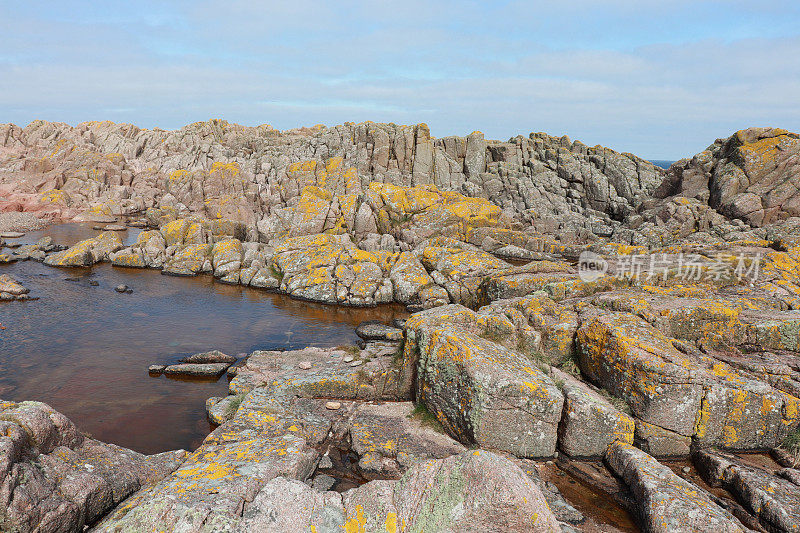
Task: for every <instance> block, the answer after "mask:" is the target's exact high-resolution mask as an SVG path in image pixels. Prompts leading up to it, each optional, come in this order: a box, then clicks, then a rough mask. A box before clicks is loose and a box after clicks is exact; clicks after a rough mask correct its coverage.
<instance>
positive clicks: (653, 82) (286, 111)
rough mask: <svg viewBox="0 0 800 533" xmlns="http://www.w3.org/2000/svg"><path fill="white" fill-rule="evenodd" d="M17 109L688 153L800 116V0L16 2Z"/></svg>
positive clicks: (3, 113)
mask: <svg viewBox="0 0 800 533" xmlns="http://www.w3.org/2000/svg"><path fill="white" fill-rule="evenodd" d="M0 36H2V45H1V46H0V122H14V123H16V124H19V125H25V124H27V123H28V122H30V121H31V120H33V119H38V118H41V119H46V120H53V121H64V122H68V123H71V124H75V123H77V122H81V121H84V120H95V119H108V120H114V121H117V122H132V123H134V124H137V125H139V126H143V127H156V126H157V127H161V128H166V129H173V128H178V127H181V126H183V125H185V124H187V123H190V122H194V121H197V120H206V119H209V118H224V119H227V120H230V121H233V122H239V123H242V124H247V125H257V124H263V123H268V124H272V125H273V126H274V127H276V128H280V129H288V128H292V127H296V126H302V125H313V124H317V123H323V124H328V125H333V124H339V123H342V122H345V121H356V122H357V121H362V120H374V121H378V122H395V123H400V124H412V123H417V122H426V123H428V124H429V125H430V127H431V131H432V133H433V134H434V135H436V136H445V135H451V134H458V135H464V134H467V133H469V132H471V131H473V130H475V129H479V130H481V131H483V132H484V133H485V134H486V135H487V137H490V138H495V139H507V138H509V137H511V136H514V135H517V134H523V135H527V134H528V133H529V132H531V131H545V132H548V133H550V134H553V135H563V134H567V135H569V136H570V137H571V138H573V139H580V140H582V141H583V142H585V143H587V144H590V145H593V144H603V145H606V146H609V147H612V148H614V149H616V150H619V151H629V152H633V153H636V154H638V155H641V156H643V157H649V158H655V159H659V158H663V159H678V158H680V157H684V156H689V155H692V154H694V153H696V152H698V151H701V150H702V149H704V148H705V147H706V146H708V145H709V144H711V143H712V142H713V141H714V139H716V138H717V137H726V136H728V135H730V134H731V133H732V132H733V131H735V130H737V129H740V128H743V127H747V126H761V125H772V126H781V127H784V128H787V129H790V130H794V131H800V105H798V102H800V2H797V1H794V0H793V1H769V0H767V1H762V2H753V1H752V0H750V1H747V2H743V1H739V0H717V1H682V0H672V1H670V2H665V1H662V0H659V1H655V0H608V1H605V2H604V1H600V0H594V1H589V0H571V1H567V2H552V1H548V2H518V1H503V2H471V1H466V0H462V1H459V2H449V1H440V2H434V1H430V0H429V1H419V0H404V1H403V2H389V1H381V0H374V1H371V2H350V1H347V0H343V1H339V2H314V1H309V0H293V1H291V2H271V1H263V2H255V1H244V0H229V1H226V2H203V1H194V2H188V1H186V2H184V1H177V2H153V1H148V0H140V1H137V2H118V1H111V0H107V1H104V2H99V1H98V2H76V1H73V2H69V1H66V2H59V3H56V2H51V1H48V2H41V1H35V0H34V1H27V2H10V1H6V0H0Z"/></svg>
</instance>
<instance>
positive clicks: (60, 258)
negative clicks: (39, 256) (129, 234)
mask: <svg viewBox="0 0 800 533" xmlns="http://www.w3.org/2000/svg"><path fill="white" fill-rule="evenodd" d="M120 248H122V240H121V239H120V238H119V235H117V234H116V233H114V232H113V231H104V232H103V233H100V234H99V235H98V236H97V237H92V238H90V239H85V240H82V241H81V242H79V243H77V244H75V245H74V246H70V247H69V249H67V250H64V251H63V252H57V253H55V254H51V255H49V256H47V258H46V259H45V260H44V262H45V263H46V264H48V265H51V266H59V267H78V266H91V265H93V264H95V263H97V262H98V261H105V260H108V259H109V254H111V253H112V252H116V251H117V250H119V249H120Z"/></svg>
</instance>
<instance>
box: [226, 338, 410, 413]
mask: <svg viewBox="0 0 800 533" xmlns="http://www.w3.org/2000/svg"><path fill="white" fill-rule="evenodd" d="M381 353H383V354H384V355H380V354H381ZM393 353H394V351H392V352H391V353H386V352H384V351H378V352H375V351H373V350H370V349H369V348H368V349H365V350H357V349H354V350H342V349H338V348H313V347H311V348H303V349H301V350H288V351H282V352H281V351H256V352H253V353H252V354H251V355H250V356H249V357H248V358H247V360H246V361H245V362H244V364H242V365H240V366H238V367H237V372H236V376H235V377H234V379H233V380H232V381H231V382H230V385H229V391H230V393H231V394H241V393H247V392H250V391H251V390H253V389H255V388H257V387H269V388H270V389H273V390H276V391H277V389H280V390H281V394H289V395H298V396H302V397H306V398H327V399H340V400H394V401H396V400H408V399H410V397H411V384H410V382H408V381H407V380H403V379H401V372H400V369H399V368H398V366H397V365H396V363H395V361H394V358H393V357H392V354H393ZM355 361H358V362H360V363H361V364H360V365H358V366H355V367H353V366H351V365H352V363H353V362H355ZM300 363H310V364H311V368H310V369H308V370H301V369H300V368H299V365H300ZM304 366H306V365H304Z"/></svg>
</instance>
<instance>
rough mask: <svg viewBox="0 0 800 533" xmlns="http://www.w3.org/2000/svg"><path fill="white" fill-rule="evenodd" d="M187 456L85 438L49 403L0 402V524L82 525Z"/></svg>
mask: <svg viewBox="0 0 800 533" xmlns="http://www.w3.org/2000/svg"><path fill="white" fill-rule="evenodd" d="M185 455H186V452H184V451H178V452H167V453H163V454H159V455H152V456H145V455H142V454H139V453H136V452H133V451H131V450H127V449H125V448H120V447H119V446H114V445H112V444H105V443H102V442H98V441H96V440H94V439H90V438H87V437H85V436H84V435H83V434H82V433H80V432H79V431H78V429H77V428H76V427H75V426H74V425H73V424H72V422H71V421H70V420H69V419H67V418H66V417H65V416H64V415H62V414H61V413H58V412H57V411H54V410H53V409H52V408H51V407H50V406H48V405H46V404H43V403H39V402H20V403H15V402H6V401H0V528H2V529H3V530H4V531H19V532H26V531H81V530H82V529H83V527H84V526H89V525H92V524H93V523H94V522H96V521H97V520H98V519H99V518H101V517H102V516H103V515H104V514H105V513H106V512H108V511H109V510H111V509H112V508H113V507H114V506H115V505H117V504H119V503H120V502H121V501H122V500H124V499H125V498H126V497H128V496H129V495H131V494H133V493H134V492H135V491H137V490H139V489H141V488H144V487H147V486H149V485H151V484H153V483H156V482H157V481H159V480H160V479H162V478H163V477H164V476H166V475H168V474H169V473H170V472H172V471H173V470H175V468H177V466H178V465H179V464H180V462H181V461H182V460H183V458H184V457H185Z"/></svg>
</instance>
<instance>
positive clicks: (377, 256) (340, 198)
mask: <svg viewBox="0 0 800 533" xmlns="http://www.w3.org/2000/svg"><path fill="white" fill-rule="evenodd" d="M0 139H2V143H3V144H2V150H3V151H2V152H0V155H2V158H0V195H2V196H3V197H4V199H3V200H2V201H1V202H2V203H0V208H2V209H5V210H11V211H24V212H31V213H36V214H38V215H39V216H41V217H43V218H50V219H53V220H56V219H64V220H95V221H98V222H102V223H108V222H111V221H112V220H113V219H115V218H119V217H122V216H123V215H125V216H126V220H127V221H128V222H129V223H132V224H134V225H136V226H140V227H146V229H145V230H144V231H141V232H140V233H139V234H138V237H137V239H136V242H135V243H133V244H132V245H130V246H125V245H124V244H123V242H122V240H121V239H120V238H119V236H118V235H117V234H116V233H115V232H114V231H103V232H101V233H99V234H98V235H97V236H95V237H92V238H89V239H86V240H84V241H81V242H79V243H77V244H75V245H74V246H72V247H70V248H68V249H66V250H59V249H56V248H54V247H53V245H52V243H49V242H42V243H40V244H37V245H35V246H34V245H31V247H30V248H25V249H24V250H22V249H18V251H14V252H10V253H7V254H5V256H6V261H13V260H23V259H34V260H39V261H43V262H44V263H45V264H48V265H51V266H55V267H68V266H90V265H92V264H94V263H96V262H98V261H110V262H111V263H112V264H113V265H114V266H116V267H119V268H154V269H159V270H161V272H162V273H164V274H167V275H175V276H195V275H200V274H208V275H211V276H213V277H214V278H216V279H217V280H218V281H219V282H222V283H229V284H239V285H244V286H250V287H254V288H261V289H268V290H275V291H279V292H282V293H285V294H288V295H291V296H292V297H295V298H300V299H306V300H312V301H317V302H324V303H329V304H340V305H354V306H373V305H378V304H383V303H390V302H396V303H400V304H403V305H405V306H406V307H407V308H408V309H409V311H411V312H412V313H413V314H411V316H410V317H409V318H408V319H407V320H405V322H404V323H403V324H400V325H401V326H402V328H400V327H398V328H392V327H387V326H379V325H376V324H365V325H364V326H362V327H361V328H359V335H360V336H361V338H362V339H363V342H362V345H361V347H360V348H355V347H351V348H349V349H344V348H338V349H320V348H305V349H303V350H295V351H288V352H255V353H253V354H250V356H249V357H248V358H247V359H246V360H245V361H243V362H240V363H239V364H238V366H235V367H232V368H231V369H229V370H228V374H229V376H231V378H232V379H231V381H230V384H229V393H230V394H229V395H228V396H227V397H225V398H211V399H209V400H208V403H207V410H208V412H209V418H210V419H211V420H212V421H213V422H214V423H215V424H218V427H217V428H216V429H215V430H214V431H213V432H212V433H211V434H210V435H209V436H208V437H207V438H206V439H205V441H204V442H203V444H202V446H201V447H200V448H198V449H197V450H195V451H193V452H192V453H191V454H190V455H189V456H188V457H187V458H185V459H184V460H183V461H182V462H181V463H180V464H179V465H177V466H176V468H175V469H174V471H171V472H168V473H165V474H164V475H161V476H160V477H157V479H156V478H148V480H147V483H146V485H147V486H142V488H141V489H139V490H138V491H137V492H135V493H133V494H132V495H130V497H129V498H128V500H127V501H126V502H124V503H122V504H121V505H117V506H116V507H113V509H112V506H111V505H109V506H107V507H104V510H103V511H102V513H100V512H97V513H94V514H92V515H91V516H92V517H93V518H92V520H89V519H87V518H81V519H79V518H80V517H81V516H84V515H82V514H80V513H84V512H85V511H84V509H85V506H81V504H76V505H78V507H77V509H78V511H76V513H78V514H77V515H75V516H77V517H78V518H76V519H75V520H77V521H74V524H78V523H80V524H84V523H86V524H89V525H92V526H94V527H95V528H96V530H98V531H126V530H131V531H138V530H148V531H149V530H170V531H177V530H180V531H216V530H231V531H247V530H267V531H270V530H286V529H289V530H303V529H309V530H316V531H336V530H342V529H343V530H345V531H403V530H406V531H411V530H422V529H424V530H426V531H428V530H443V531H465V530H480V531H483V530H492V531H526V530H529V531H557V530H559V529H560V530H562V531H574V530H576V529H581V528H586V529H587V530H590V531H591V530H592V529H591V528H592V527H595V526H597V524H596V523H594V522H593V520H594V518H592V517H591V516H584V514H581V512H579V510H577V509H575V508H574V507H572V504H571V503H569V498H568V497H567V498H566V499H565V496H564V495H562V494H561V493H560V491H559V490H558V488H557V487H555V486H548V485H547V484H546V483H545V482H543V481H542V480H541V478H540V475H539V474H540V472H539V470H540V466H541V465H546V464H547V463H546V462H545V461H548V460H558V461H559V464H561V468H563V469H565V470H567V471H571V472H583V473H586V472H590V471H591V472H594V474H596V475H597V476H599V477H597V476H595V477H592V476H593V475H594V474H592V475H590V474H586V476H585V479H583V481H587V480H589V479H593V480H595V481H597V480H598V479H601V482H598V483H600V485H601V486H602V490H603V491H604V492H605V493H607V494H608V495H609V496H608V497H609V498H610V497H612V496H613V497H615V499H616V500H617V501H619V502H621V503H620V504H621V505H624V506H626V507H628V508H629V509H630V510H631V511H632V512H633V514H634V515H635V516H636V518H637V520H638V523H639V525H640V526H641V527H642V528H643V529H644V530H645V531H664V532H666V531H712V530H713V531H718V530H722V531H731V532H733V531H737V532H738V531H747V530H748V529H765V530H770V531H794V530H796V529H797V528H798V527H800V522H798V516H797V513H796V503H797V502H798V501H800V486H798V484H797V482H798V479H800V476H799V475H798V474H797V470H796V469H795V468H792V467H791V466H789V467H785V468H783V469H771V468H770V467H769V466H763V465H762V466H760V467H756V466H753V465H752V464H750V463H747V462H746V461H745V460H744V459H742V453H743V452H753V451H763V450H770V449H776V448H778V447H781V446H783V445H784V443H785V442H795V441H800V433H798V426H800V363H799V362H798V361H800V359H798V357H800V281H798V280H799V279H800V233H798V229H799V228H800V224H798V221H800V217H797V214H796V213H795V212H794V209H795V208H794V203H795V200H794V198H795V196H796V195H797V193H796V188H795V187H794V185H793V183H794V182H795V181H796V180H797V178H798V176H800V167H798V157H800V156H798V152H799V151H800V140H799V138H798V136H797V135H796V134H792V133H789V132H786V131H784V130H777V129H750V130H744V131H740V132H737V133H736V134H735V135H733V136H732V137H730V138H729V139H726V140H720V141H717V142H716V143H715V144H713V145H712V146H711V147H710V148H709V149H708V150H706V151H705V152H703V153H701V154H698V155H697V156H695V157H694V158H693V159H691V160H688V159H687V160H682V161H679V162H677V163H676V164H675V165H673V167H672V168H671V169H669V171H662V170H661V169H658V168H657V167H655V166H653V165H652V164H650V163H648V162H646V161H644V160H642V159H639V158H636V157H635V156H632V155H630V154H618V153H616V152H613V151H611V150H608V149H605V148H601V147H595V148H588V147H586V146H584V145H582V144H581V143H579V142H571V141H569V139H567V138H560V139H559V138H553V137H550V136H547V135H544V134H531V135H530V136H529V137H527V138H525V137H516V138H514V139H511V140H510V141H509V142H505V143H502V142H497V141H487V140H485V139H484V138H483V135H482V134H480V133H478V132H475V133H473V134H470V135H469V136H467V137H463V138H460V137H447V138H444V139H433V138H431V137H430V134H429V132H428V129H427V127H425V126H424V125H417V126H396V125H386V124H374V123H364V124H345V125H343V126H337V127H335V128H325V127H315V128H304V129H298V130H290V131H287V132H279V131H277V130H274V129H272V128H270V127H268V126H260V127H257V128H246V127H242V126H237V125H231V124H228V123H225V122H220V121H211V122H207V123H199V124H193V125H190V126H187V127H185V128H183V129H181V130H179V131H176V132H166V131H161V130H153V131H147V130H140V129H138V128H135V127H133V126H129V125H116V124H111V123H86V124H81V125H78V126H76V127H70V126H67V125H64V124H49V123H43V122H36V123H32V124H31V125H29V126H28V127H26V128H25V129H21V128H18V127H16V126H11V125H9V126H4V127H3V129H2V130H0ZM9 229H15V228H9ZM0 257H3V256H0ZM5 281H6V284H7V285H8V286H12V287H13V285H10V284H11V283H13V282H12V281H11V280H5ZM14 290H16V291H19V289H16V288H15V289H14ZM9 294H10V293H9ZM21 294H22V293H21ZM9 305H15V304H9ZM205 355H208V354H205ZM221 355H224V354H221ZM203 361H204V362H203V363H198V362H197V361H192V360H190V361H186V362H184V363H181V364H179V365H174V366H176V367H182V370H185V371H189V372H199V370H198V369H197V368H196V367H198V366H204V367H208V368H206V369H205V370H206V371H209V372H210V373H212V374H221V373H223V372H225V369H226V368H227V367H228V366H229V365H230V364H231V363H232V361H229V360H226V361H223V362H209V361H206V360H205V359H204V360H203ZM214 365H216V366H214ZM167 368H169V367H167ZM159 370H160V367H159ZM178 370H181V369H178ZM43 409H44V408H43ZM5 412H6V411H2V412H0V419H2V420H5V419H6V418H4V417H5V414H4V413H5ZM53 416H55V415H53ZM423 420H425V421H427V422H428V423H429V425H427V426H426V425H425V424H423V423H422V421H423ZM432 426H433V427H435V429H432ZM787 439H788V440H787ZM0 442H1V441H0ZM69 446H71V448H70V449H74V448H75V447H76V446H78V444H77V443H73V444H69ZM336 450H339V451H342V453H344V454H345V455H346V454H354V455H355V456H356V457H357V460H354V461H353V462H352V463H353V466H352V469H353V470H354V474H353V475H354V476H355V477H356V478H358V480H359V483H362V484H361V485H360V486H356V487H352V488H350V489H349V490H343V491H341V492H337V491H330V490H328V489H330V488H332V486H333V485H332V483H335V480H334V481H333V482H331V479H333V478H332V474H333V473H334V472H333V469H332V467H331V466H330V465H329V463H330V462H332V460H331V459H330V457H331V454H334V455H335V454H336V453H338V452H336ZM37 453H38V454H39V456H38V457H41V456H42V454H44V455H45V456H46V455H48V454H49V453H50V451H45V452H42V451H38V452H37ZM676 457H678V458H683V459H684V460H686V459H689V458H691V460H693V461H694V464H695V465H696V468H697V470H699V471H700V473H701V475H702V477H703V480H702V481H701V480H700V478H694V479H693V478H692V477H691V476H689V475H688V474H686V473H685V472H683V471H681V472H682V473H683V475H679V474H677V473H676V472H674V471H673V469H671V468H670V467H669V466H668V464H669V463H667V460H668V459H670V458H676ZM592 460H593V461H601V460H602V461H605V463H604V464H605V465H607V467H608V470H606V468H605V467H603V466H599V465H600V463H594V465H595V466H593V467H591V468H590V467H586V466H585V465H587V464H591V463H589V462H588V461H592ZM15 461H17V462H19V460H18V459H15ZM570 465H571V466H570ZM580 465H584V466H580ZM689 470H690V471H691V468H689ZM534 471H536V472H534ZM603 476H606V477H603ZM45 478H46V479H50V478H47V476H45ZM47 482H48V483H51V481H47ZM52 482H53V483H55V481H52ZM43 483H44V482H43ZM142 485H145V483H142ZM137 488H138V487H137ZM720 490H724V491H725V494H726V495H725V496H720V495H719V494H720V493H719V492H718V491H720ZM126 495H127V494H126ZM67 499H69V501H70V502H73V503H74V502H75V501H76V500H75V499H74V498H73V499H70V498H67ZM114 503H115V504H116V503H118V500H114ZM48 505H49V504H48ZM21 513H22V514H20V513H17V514H7V516H3V518H2V519H3V520H6V521H7V522H8V523H10V524H12V526H13V527H15V528H18V529H20V530H34V529H35V527H36V526H37V525H40V526H41V529H43V530H47V529H48V528H49V527H50V526H49V525H48V524H49V522H46V521H44V520H45V519H44V518H43V517H41V516H39V515H35V516H34V515H31V518H25V513H24V512H21ZM101 514H102V516H101ZM0 516H2V515H0ZM65 516H66V515H65ZM70 516H72V515H70ZM25 520H28V521H27V522H26V521H25ZM70 520H72V519H70ZM80 520H83V521H82V522H81V521H80ZM97 520H100V521H99V522H98V521H97ZM2 523H3V522H2V521H0V524H2ZM69 524H70V525H69V526H68V527H66V528H65V529H68V530H69V529H72V530H74V528H75V527H77V526H73V525H72V524H73V522H69ZM598 527H600V528H601V530H603V529H602V528H604V527H605V526H604V525H603V524H600V526H598ZM312 528H314V529H312ZM437 528H438V529H437ZM595 530H597V529H595ZM605 530H608V529H605Z"/></svg>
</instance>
